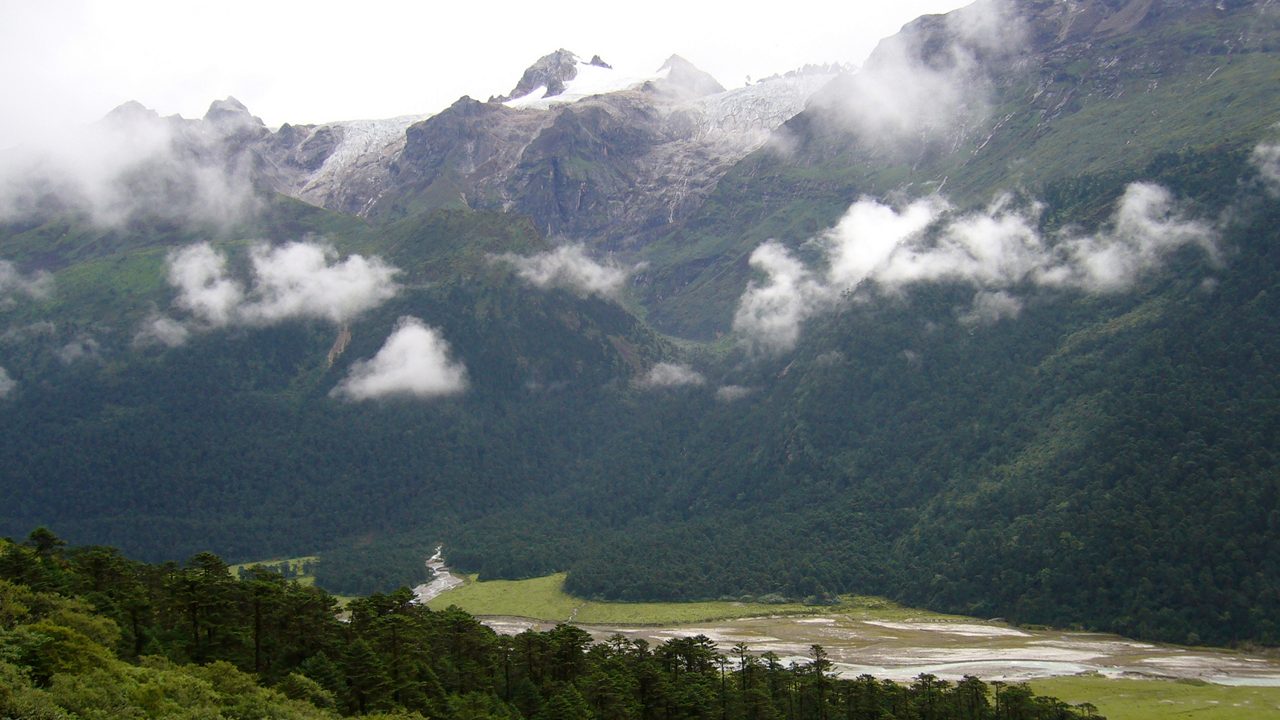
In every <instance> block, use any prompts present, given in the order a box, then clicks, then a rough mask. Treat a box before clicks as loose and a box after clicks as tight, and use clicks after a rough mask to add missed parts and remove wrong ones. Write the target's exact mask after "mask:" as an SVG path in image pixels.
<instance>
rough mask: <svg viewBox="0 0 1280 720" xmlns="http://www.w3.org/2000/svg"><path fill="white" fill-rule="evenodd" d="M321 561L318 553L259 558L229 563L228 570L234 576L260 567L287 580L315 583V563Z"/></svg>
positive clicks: (305, 583)
mask: <svg viewBox="0 0 1280 720" xmlns="http://www.w3.org/2000/svg"><path fill="white" fill-rule="evenodd" d="M319 561H320V556H318V555H303V556H301V557H295V558H280V559H277V560H258V561H255V562H247V563H236V564H235V565H228V566H227V570H229V571H230V572H231V576H232V577H239V576H240V573H241V572H243V571H247V570H248V569H249V568H253V567H260V568H264V569H266V570H270V571H271V572H274V573H279V574H281V575H283V576H284V578H285V579H286V580H293V581H294V582H297V583H298V584H299V585H308V586H309V585H315V584H316V576H315V565H316V563H318V562H319Z"/></svg>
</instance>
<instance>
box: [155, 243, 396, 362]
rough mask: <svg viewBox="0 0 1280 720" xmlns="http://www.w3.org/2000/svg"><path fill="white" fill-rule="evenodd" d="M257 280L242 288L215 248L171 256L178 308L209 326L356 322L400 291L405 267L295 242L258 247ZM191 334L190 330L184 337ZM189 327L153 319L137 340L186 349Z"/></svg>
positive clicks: (253, 269) (253, 256)
mask: <svg viewBox="0 0 1280 720" xmlns="http://www.w3.org/2000/svg"><path fill="white" fill-rule="evenodd" d="M249 265H250V276H251V277H250V278H249V282H248V283H243V282H241V281H239V280H237V279H235V278H233V277H231V275H230V274H229V272H228V269H227V257H226V255H224V254H223V253H221V252H219V251H218V250H215V249H214V248H213V247H212V246H211V245H209V244H208V243H200V244H197V245H192V246H189V247H186V248H183V249H181V250H178V251H175V252H172V253H170V255H169V258H168V266H169V283H170V284H171V285H172V286H173V287H175V288H176V289H177V290H178V296H177V298H175V300H174V304H175V305H176V306H177V307H178V308H180V309H182V310H184V311H186V312H187V313H189V314H190V315H191V316H192V317H193V319H194V321H195V322H196V323H197V324H198V325H201V326H203V327H207V328H217V327H225V326H228V325H250V326H266V325H274V324H277V323H280V322H285V321H287V320H292V319H319V320H327V321H329V322H333V323H336V324H342V323H346V322H349V321H350V320H352V319H353V318H355V317H356V316H358V315H360V314H361V313H363V312H365V311H367V310H370V309H372V308H375V307H377V306H379V305H381V304H382V303H384V302H386V301H387V300H389V299H391V298H392V297H394V296H395V295H396V293H397V292H399V286H398V285H397V284H396V282H395V276H396V275H397V273H399V270H398V269H397V268H395V267H392V266H391V265H389V264H387V263H386V262H385V261H383V260H382V259H381V258H377V257H372V258H366V257H364V256H361V255H351V256H349V257H348V258H346V259H345V260H341V261H340V260H338V254H337V252H336V251H335V250H334V249H333V248H332V247H329V246H327V245H321V244H316V243H303V242H293V243H287V244H285V245H280V246H275V247H272V246H268V245H266V244H261V245H256V246H254V247H253V248H252V249H250V251H249ZM183 331H186V332H183ZM189 331H190V328H189V327H187V326H186V325H184V324H182V323H179V322H178V321H176V320H173V319H172V318H167V317H164V316H153V317H151V318H148V320H147V321H146V322H145V323H144V325H143V327H142V328H141V329H140V330H139V335H138V337H139V338H141V339H143V340H147V339H152V340H155V341H158V342H161V343H163V344H166V345H170V346H173V345H175V344H181V343H182V342H183V341H185V340H186V337H187V334H189Z"/></svg>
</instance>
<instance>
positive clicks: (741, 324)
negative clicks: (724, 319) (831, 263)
mask: <svg viewBox="0 0 1280 720" xmlns="http://www.w3.org/2000/svg"><path fill="white" fill-rule="evenodd" d="M750 263H751V266H752V267H754V268H756V269H757V270H760V271H761V272H763V273H764V274H765V278H766V279H765V281H764V282H763V283H760V282H756V281H755V280H752V281H751V282H750V283H749V284H748V285H747V291H746V293H744V294H743V296H742V298H741V300H740V301H739V302H738V310H737V312H736V313H734V317H733V327H734V329H735V330H737V331H738V332H740V333H743V335H744V336H745V337H746V338H747V339H748V341H749V343H750V345H751V347H752V350H753V351H756V352H763V353H773V352H781V351H784V350H789V349H791V348H792V347H794V346H795V344H796V340H798V339H799V337H800V324H801V323H802V322H804V321H805V320H806V319H808V318H809V317H810V316H811V315H813V314H814V313H815V312H817V311H818V310H820V309H822V308H823V307H826V306H827V305H829V304H830V303H832V302H833V301H834V298H835V295H834V294H833V292H832V287H831V286H830V285H828V284H826V283H824V282H823V281H822V280H821V279H820V278H818V277H817V276H815V275H814V274H813V273H812V272H810V271H809V269H808V268H806V267H805V266H804V264H803V263H801V262H800V261H799V260H797V259H795V258H794V257H792V256H791V253H789V252H787V249H786V248H785V247H783V246H782V245H781V244H779V243H777V242H773V241H769V242H766V243H764V244H763V245H761V246H760V247H758V248H756V249H755V251H754V252H752V253H751V259H750Z"/></svg>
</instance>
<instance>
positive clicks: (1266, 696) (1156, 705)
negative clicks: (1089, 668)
mask: <svg viewBox="0 0 1280 720" xmlns="http://www.w3.org/2000/svg"><path fill="white" fill-rule="evenodd" d="M1031 687H1032V689H1033V690H1035V692H1036V694H1038V695H1052V696H1054V697H1057V698H1059V699H1061V700H1063V701H1064V702H1068V703H1072V704H1076V703H1082V702H1089V703H1093V705H1094V706H1096V707H1097V708H1098V712H1099V713H1100V714H1102V715H1104V716H1106V717H1107V720H1148V719H1150V720H1155V719H1156V718H1196V720H1238V719H1239V718H1250V719H1251V720H1270V719H1280V688H1275V687H1232V686H1227V685H1212V684H1207V683H1196V682H1187V681H1175V680H1130V679H1115V680H1113V679H1109V678H1105V677H1101V676H1098V675H1075V676H1072V677H1059V678H1048V679H1045V680H1035V681H1033V682H1032V683H1031Z"/></svg>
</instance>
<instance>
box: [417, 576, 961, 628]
mask: <svg viewBox="0 0 1280 720" xmlns="http://www.w3.org/2000/svg"><path fill="white" fill-rule="evenodd" d="M564 581H565V574H564V573H556V574H554V575H547V576H545V577H539V578H530V579H528V580H485V581H477V579H476V576H475V575H471V576H469V577H468V578H467V583H466V584H465V585H462V586H461V587H457V588H454V589H453V590H450V591H448V592H446V593H444V594H442V595H439V596H437V597H436V598H434V599H433V600H431V601H430V602H429V603H428V606H429V607H431V608H433V609H444V608H446V607H450V606H455V605H456V606H457V607H460V608H462V609H463V610H466V611H467V612H469V613H471V614H472V615H510V616H516V617H527V618H534V619H537V620H547V621H552V622H567V621H569V620H573V621H575V622H579V623H586V624H602V625H603V624H609V625H622V624H626V625H671V624H675V623H689V622H701V621H706V620H728V619H732V618H742V617H756V616H760V615H784V616H785V615H796V616H800V615H822V614H827V613H841V614H844V615H850V616H853V617H856V618H860V619H877V620H904V619H912V620H920V619H931V620H939V619H943V620H945V619H958V618H953V617H952V616H947V615H941V614H938V613H930V612H927V611H923V610H915V609H912V608H904V607H902V606H900V605H898V604H896V603H894V602H891V601H889V600H885V599H884V598H876V597H862V596H852V595H850V596H845V597H842V598H840V599H839V601H838V602H832V603H830V604H823V605H805V604H803V603H796V602H783V601H781V600H782V599H781V598H780V597H779V598H778V599H779V602H759V601H728V600H716V601H704V602H607V601H601V600H583V599H581V598H576V597H573V596H572V595H569V594H568V593H566V592H565V591H564Z"/></svg>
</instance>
